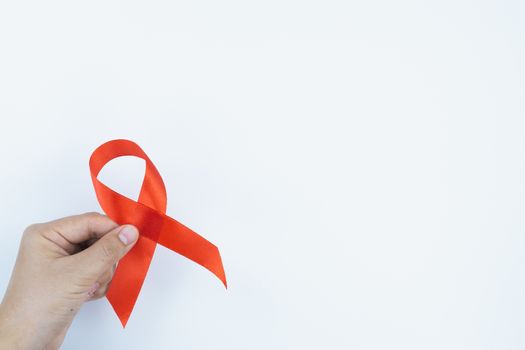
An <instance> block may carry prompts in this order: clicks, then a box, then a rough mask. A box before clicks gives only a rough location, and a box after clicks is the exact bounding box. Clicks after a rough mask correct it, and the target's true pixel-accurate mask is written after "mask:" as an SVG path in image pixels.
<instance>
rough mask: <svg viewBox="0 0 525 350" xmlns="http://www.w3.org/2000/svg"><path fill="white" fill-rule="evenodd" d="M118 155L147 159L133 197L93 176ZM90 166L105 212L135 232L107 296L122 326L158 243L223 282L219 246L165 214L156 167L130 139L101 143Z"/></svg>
mask: <svg viewBox="0 0 525 350" xmlns="http://www.w3.org/2000/svg"><path fill="white" fill-rule="evenodd" d="M122 156H135V157H139V158H142V159H144V161H145V162H146V172H145V175H144V180H143V182H142V188H141V190H140V195H139V198H138V200H137V201H134V200H132V199H129V198H127V197H125V196H123V195H121V194H119V193H117V192H115V191H113V190H112V189H110V188H109V187H107V186H106V185H104V184H103V183H102V182H100V181H99V180H98V179H97V176H98V174H99V173H100V170H102V168H103V167H104V165H106V164H107V163H108V162H109V161H111V160H112V159H115V158H117V157H122ZM89 168H90V170H91V179H92V181H93V186H94V187H95V192H96V195H97V198H98V201H99V203H100V206H101V207H102V209H103V210H104V212H105V213H106V214H107V215H108V216H109V217H110V218H111V219H112V220H113V221H115V222H116V223H118V224H120V225H122V224H133V225H135V226H136V227H137V228H138V229H139V232H140V235H139V238H138V241H137V243H136V244H135V246H134V247H133V249H132V250H131V251H129V252H128V254H126V256H124V258H122V259H121V260H120V262H119V264H118V266H117V269H116V271H115V274H114V276H113V280H112V281H111V284H110V287H109V290H108V291H107V294H106V296H107V298H108V300H109V302H110V303H111V306H112V307H113V309H114V310H115V312H116V313H117V316H118V317H119V319H120V321H121V322H122V326H123V327H126V323H127V322H128V319H129V317H130V315H131V312H132V311H133V307H134V305H135V302H136V300H137V297H138V295H139V293H140V289H141V287H142V284H143V282H144V278H145V277H146V274H147V272H148V268H149V265H150V262H151V259H152V258H153V253H154V252H155V247H156V246H157V243H159V244H162V245H163V246H164V247H166V248H168V249H171V250H173V251H174V252H177V253H179V254H181V255H183V256H185V257H186V258H188V259H190V260H192V261H194V262H196V263H197V264H199V265H201V266H203V267H205V268H206V269H208V270H209V271H210V272H211V273H213V274H214V275H215V276H217V277H218V278H219V279H220V280H221V281H222V283H223V284H224V286H225V287H226V286H227V284H226V275H225V273H224V268H223V265H222V259H221V255H220V253H219V249H218V248H217V247H216V246H215V245H213V244H212V243H210V242H208V241H207V240H206V239H204V238H203V237H201V236H200V235H198V234H197V233H195V232H194V231H192V230H191V229H189V228H188V227H186V226H184V225H183V224H181V223H179V222H178V221H176V220H174V219H172V218H171V217H169V216H167V215H166V188H165V187H164V182H163V181H162V178H161V176H160V174H159V172H158V171H157V169H156V168H155V165H153V163H152V162H151V160H150V159H149V158H148V156H147V155H146V153H144V151H143V150H142V149H141V148H140V147H139V146H138V145H137V144H136V143H134V142H132V141H129V140H112V141H108V142H106V143H104V144H103V145H101V146H99V147H98V148H97V149H96V150H95V151H94V152H93V154H92V155H91V158H90V159H89Z"/></svg>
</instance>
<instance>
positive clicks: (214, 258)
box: [158, 216, 228, 288]
mask: <svg viewBox="0 0 525 350" xmlns="http://www.w3.org/2000/svg"><path fill="white" fill-rule="evenodd" d="M158 243H159V244H162V245H163V246H164V247H166V248H168V249H171V250H173V251H174V252H177V253H179V254H180V255H182V256H184V257H186V258H188V259H190V260H191V261H194V262H196V263H197V264H199V265H201V266H203V267H204V268H206V269H207V270H208V271H210V272H211V273H213V274H214V275H215V276H217V278H218V279H219V280H221V282H222V283H223V284H224V287H225V288H228V284H227V282H226V274H225V272H224V266H223V265H222V259H221V254H220V252H219V248H217V246H215V245H214V244H213V243H211V242H209V241H208V240H206V239H205V238H204V237H202V236H200V235H199V234H198V233H196V232H194V231H193V230H191V229H189V228H188V227H186V226H184V225H183V224H181V223H180V222H178V221H176V220H174V219H172V218H170V217H169V216H166V217H165V221H164V225H163V227H162V231H161V232H160V235H159V241H158Z"/></svg>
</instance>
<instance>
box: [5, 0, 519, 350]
mask: <svg viewBox="0 0 525 350" xmlns="http://www.w3.org/2000/svg"><path fill="white" fill-rule="evenodd" d="M524 18H525V5H524V2H522V1H517V0H516V1H501V0H498V1H496V0H494V1H458V0H450V1H359V2H357V1H339V2H338V1H329V0H328V1H291V0H279V1H274V0H270V1H264V2H263V1H260V2H255V1H231V0H225V1H199V0H197V1H195V0H194V1H184V0H183V1H158V0H152V1H121V2H118V1H97V0H96V1H88V2H78V1H55V0H50V1H2V2H1V3H0V119H1V125H0V158H1V161H2V167H1V175H0V179H1V181H0V196H1V199H2V200H1V201H0V217H1V232H0V234H1V244H0V266H1V268H0V287H1V288H2V289H4V288H5V286H6V285H7V281H8V278H9V275H10V272H11V268H12V266H13V263H14V259H15V256H16V252H17V248H18V242H19V238H20V235H21V233H22V231H23V229H24V228H25V226H27V225H28V224H30V223H33V222H39V221H48V220H51V219H55V218H58V217H62V216H66V215H71V214H76V213H81V212H85V211H92V210H100V209H99V206H98V203H97V201H96V198H95V195H94V192H93V189H92V185H91V182H90V178H89V171H88V158H89V156H90V154H91V151H92V150H93V149H94V148H95V147H96V146H98V145H99V144H101V143H102V142H105V141H107V140H109V139H112V138H129V139H132V140H135V141H136V142H138V143H139V144H140V145H141V146H142V147H143V148H144V150H145V151H146V152H147V153H148V154H149V155H150V157H151V158H152V160H153V161H154V162H155V164H156V165H157V167H158V169H159V171H160V172H161V174H162V175H163V177H164V180H165V183H166V186H167V190H168V214H170V215H171V216H172V217H174V218H175V219H178V220H180V221H181V222H183V223H185V224H187V225H188V226H190V227H191V228H193V229H195V230H196V231H197V232H199V233H201V234H202V235H204V236H205V237H207V238H208V239H209V240H211V241H212V242H214V243H215V244H217V245H218V246H219V247H220V249H221V252H222V255H223V259H224V263H225V267H226V271H227V275H228V279H229V289H228V290H227V291H225V290H224V289H223V287H222V286H221V284H220V282H218V280H217V279H215V278H214V277H213V276H212V275H211V274H210V273H208V272H207V271H206V270H204V269H202V268H201V267H199V266H197V265H195V264H193V263H191V262H189V261H187V260H185V259H184V258H182V257H180V256H178V255H176V254H175V253H173V252H171V251H168V250H167V249H165V248H163V247H159V248H158V249H157V252H156V255H155V256H154V259H153V263H152V266H151V269H150V271H149V274H148V277H147V279H146V281H145V284H144V287H143V289H142V293H141V294H140V297H139V299H138V302H137V305H136V308H135V310H134V313H133V314H132V316H131V319H130V321H129V323H128V326H127V328H126V329H125V330H123V329H122V328H121V326H120V324H119V321H118V319H117V317H116V316H115V315H114V313H113V311H112V309H111V308H110V306H109V303H108V302H107V300H106V299H102V300H100V301H97V302H93V303H89V304H87V305H85V307H84V308H83V309H82V310H81V312H80V313H79V315H78V317H77V318H76V320H75V322H74V324H73V325H72V327H71V330H70V332H69V334H68V336H67V338H66V340H65V343H64V346H63V348H64V349H80V350H82V349H128V350H132V349H190V350H191V349H218V350H220V349H403V350H405V349H523V348H525V333H524V331H525V298H524V293H525V274H524V268H525V257H524V256H525V255H524V253H525V234H524V232H525V161H524V159H525V99H524V97H525V83H524V78H525V68H524V66H525V65H524V62H525V25H524V24H523V23H524V22H523V20H524ZM142 166H143V165H142V163H141V162H140V161H137V160H134V159H131V160H130V159H125V160H124V159H123V160H121V161H119V162H117V161H115V162H114V164H113V165H112V166H111V167H110V168H109V169H108V171H106V172H105V174H104V180H105V181H106V182H107V183H108V184H110V185H112V186H113V187H114V188H116V189H118V190H119V191H121V192H122V193H124V194H128V195H136V193H138V186H139V184H140V180H141V172H142V171H143V169H142Z"/></svg>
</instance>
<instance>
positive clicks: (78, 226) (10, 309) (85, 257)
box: [0, 213, 138, 350]
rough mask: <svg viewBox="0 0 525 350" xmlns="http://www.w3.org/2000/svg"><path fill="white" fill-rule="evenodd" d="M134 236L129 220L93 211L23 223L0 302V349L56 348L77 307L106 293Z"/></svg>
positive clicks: (135, 238) (133, 228)
mask: <svg viewBox="0 0 525 350" xmlns="http://www.w3.org/2000/svg"><path fill="white" fill-rule="evenodd" d="M137 238H138V231H137V229H136V228H135V227H134V226H131V225H123V226H119V225H117V224H116V223H115V222H113V221H112V220H111V219H109V218H108V217H106V216H104V215H101V214H98V213H86V214H82V215H76V216H70V217H66V218H63V219H59V220H55V221H51V222H47V223H41V224H34V225H31V226H29V227H28V228H27V229H26V230H25V231H24V234H23V236H22V240H21V243H20V249H19V252H18V257H17V260H16V263H15V266H14V269H13V273H12V275H11V280H10V282H9V286H8V288H7V291H6V293H5V295H4V299H3V301H2V304H0V349H2V350H3V349H22V350H26V349H31V350H33V349H58V348H59V347H60V345H61V344H62V342H63V341H64V337H65V335H66V332H67V330H68V328H69V326H70V325H71V322H72V321H73V318H74V317H75V315H76V314H77V312H78V310H79V309H80V307H81V306H82V305H83V304H84V303H85V302H86V301H88V300H93V299H98V298H101V297H103V296H104V295H105V294H106V291H107V289H108V286H109V283H110V282H111V279H112V278H113V273H114V271H115V267H116V264H117V262H118V261H119V260H120V259H121V258H122V257H123V256H124V255H125V254H126V253H127V252H128V251H130V250H131V248H132V247H133V245H134V244H135V242H136V241H137Z"/></svg>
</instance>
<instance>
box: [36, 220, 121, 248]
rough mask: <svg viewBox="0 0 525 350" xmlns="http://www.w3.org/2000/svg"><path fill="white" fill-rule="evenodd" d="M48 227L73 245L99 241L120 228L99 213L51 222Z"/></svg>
mask: <svg viewBox="0 0 525 350" xmlns="http://www.w3.org/2000/svg"><path fill="white" fill-rule="evenodd" d="M46 225H49V227H51V228H52V229H53V230H54V231H56V232H57V233H59V234H60V236H62V237H63V238H64V239H65V240H66V241H68V242H69V243H71V244H79V243H82V242H85V241H88V240H90V239H91V240H93V239H98V238H100V237H102V236H103V235H105V234H106V233H108V232H109V231H111V230H113V229H114V228H116V227H117V226H118V225H117V224H116V223H115V222H114V221H113V220H111V219H110V218H108V217H107V216H105V215H102V214H99V213H85V214H80V215H73V216H68V217H65V218H62V219H58V220H55V221H50V222H48V223H47V224H46Z"/></svg>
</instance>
